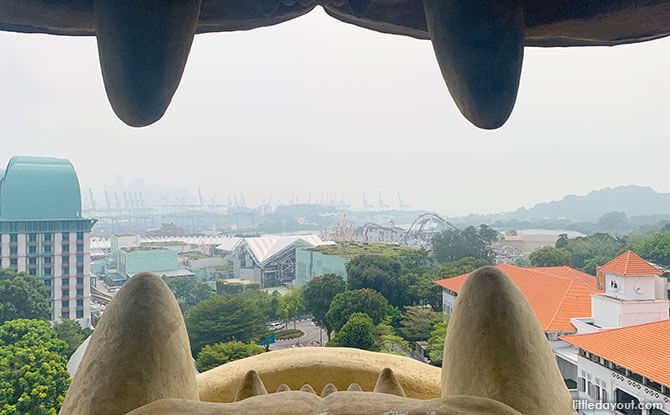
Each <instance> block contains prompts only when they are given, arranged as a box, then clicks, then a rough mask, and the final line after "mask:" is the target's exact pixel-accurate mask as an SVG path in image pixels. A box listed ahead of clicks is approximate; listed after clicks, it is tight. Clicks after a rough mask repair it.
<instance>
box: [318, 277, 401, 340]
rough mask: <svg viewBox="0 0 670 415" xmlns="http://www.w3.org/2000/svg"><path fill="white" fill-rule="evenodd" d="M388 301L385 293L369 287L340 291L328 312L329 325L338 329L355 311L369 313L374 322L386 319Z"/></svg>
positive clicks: (377, 322)
mask: <svg viewBox="0 0 670 415" xmlns="http://www.w3.org/2000/svg"><path fill="white" fill-rule="evenodd" d="M387 306H388V301H386V298H384V296H383V295H381V294H379V293H378V292H377V291H375V290H371V289H369V288H362V289H360V290H351V291H345V292H342V293H339V294H337V295H336V296H335V298H334V299H333V302H332V303H331V304H330V308H329V309H328V312H327V313H326V321H327V322H328V323H327V324H328V327H331V328H332V329H333V330H335V331H338V330H340V329H341V328H342V326H344V324H345V323H346V322H347V320H349V317H351V315H352V314H354V313H365V314H367V315H368V316H369V317H370V318H371V319H372V322H373V323H374V324H379V323H381V322H382V320H383V319H384V315H385V314H386V307H387Z"/></svg>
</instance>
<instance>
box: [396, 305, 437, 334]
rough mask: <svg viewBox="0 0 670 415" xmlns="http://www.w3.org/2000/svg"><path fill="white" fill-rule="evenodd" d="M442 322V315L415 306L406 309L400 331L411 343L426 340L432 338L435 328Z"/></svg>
mask: <svg viewBox="0 0 670 415" xmlns="http://www.w3.org/2000/svg"><path fill="white" fill-rule="evenodd" d="M440 321H442V313H438V312H435V311H433V309H432V308H429V307H422V306H413V307H407V308H405V312H404V313H403V319H402V321H401V322H400V324H401V327H400V329H399V331H400V334H401V335H402V337H404V338H405V339H407V340H409V341H417V340H426V339H428V337H430V332H431V331H432V330H433V326H434V325H435V324H436V323H438V322H440Z"/></svg>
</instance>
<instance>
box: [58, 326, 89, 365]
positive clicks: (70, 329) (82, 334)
mask: <svg viewBox="0 0 670 415" xmlns="http://www.w3.org/2000/svg"><path fill="white" fill-rule="evenodd" d="M53 329H54V331H55V332H56V336H57V337H58V338H59V339H61V340H63V341H64V342H65V343H67V349H65V352H64V354H65V358H66V359H69V358H70V356H72V354H73V353H74V352H75V351H76V350H77V347H79V346H80V345H81V344H82V343H83V342H84V340H86V338H87V337H88V336H90V335H91V334H93V330H91V329H90V328H85V329H84V328H82V327H81V325H80V324H79V322H77V321H76V320H70V319H67V318H65V319H63V320H62V321H61V322H60V323H56V324H54V326H53Z"/></svg>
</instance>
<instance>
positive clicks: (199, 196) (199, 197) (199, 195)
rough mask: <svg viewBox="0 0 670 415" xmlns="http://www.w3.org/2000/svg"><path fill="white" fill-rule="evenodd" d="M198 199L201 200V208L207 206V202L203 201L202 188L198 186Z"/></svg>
mask: <svg viewBox="0 0 670 415" xmlns="http://www.w3.org/2000/svg"><path fill="white" fill-rule="evenodd" d="M198 199H199V200H200V206H205V201H204V200H202V192H201V191H200V186H198Z"/></svg>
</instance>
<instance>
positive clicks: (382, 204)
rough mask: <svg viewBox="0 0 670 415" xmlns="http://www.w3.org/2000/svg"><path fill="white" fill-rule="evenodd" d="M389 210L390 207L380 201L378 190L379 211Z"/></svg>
mask: <svg viewBox="0 0 670 415" xmlns="http://www.w3.org/2000/svg"><path fill="white" fill-rule="evenodd" d="M390 208H391V206H389V205H387V204H385V203H384V201H383V200H382V191H381V190H380V191H379V210H386V209H390Z"/></svg>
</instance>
